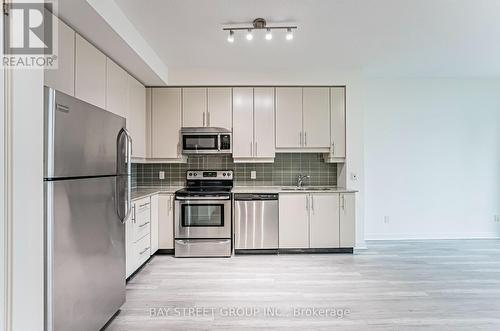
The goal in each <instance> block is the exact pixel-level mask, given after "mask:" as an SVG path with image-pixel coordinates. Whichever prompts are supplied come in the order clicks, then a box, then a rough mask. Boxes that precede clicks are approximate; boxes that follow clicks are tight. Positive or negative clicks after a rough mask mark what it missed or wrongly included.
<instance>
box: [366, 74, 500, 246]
mask: <svg viewBox="0 0 500 331" xmlns="http://www.w3.org/2000/svg"><path fill="white" fill-rule="evenodd" d="M364 104H365V175H366V182H365V188H366V195H365V196H366V201H365V215H366V216H365V228H366V239H401V238H483V237H486V238H492V237H499V236H500V223H495V222H494V215H495V214H500V80H490V79H483V80H481V79H394V80H389V79H378V80H376V79H373V80H368V81H367V82H366V84H365V96H364ZM384 216H388V217H389V220H388V223H385V222H384Z"/></svg>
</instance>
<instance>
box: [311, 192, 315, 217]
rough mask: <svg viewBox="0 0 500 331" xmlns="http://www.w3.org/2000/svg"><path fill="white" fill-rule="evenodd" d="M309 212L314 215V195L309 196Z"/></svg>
mask: <svg viewBox="0 0 500 331" xmlns="http://www.w3.org/2000/svg"><path fill="white" fill-rule="evenodd" d="M311 210H312V212H313V214H314V195H311Z"/></svg>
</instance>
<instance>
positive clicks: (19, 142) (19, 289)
mask: <svg viewBox="0 0 500 331" xmlns="http://www.w3.org/2000/svg"><path fill="white" fill-rule="evenodd" d="M12 107H13V119H12V133H13V136H12V149H13V151H14V152H13V159H12V172H13V174H12V185H13V189H12V192H10V194H12V201H13V203H12V215H13V219H12V225H13V228H12V260H13V268H12V295H13V301H12V328H13V330H32V331H36V330H43V321H44V311H43V298H44V297H43V295H44V276H43V275H44V274H43V270H44V264H43V256H44V252H43V246H44V245H43V139H42V137H43V70H37V69H35V70H33V69H32V70H14V71H13V73H12Z"/></svg>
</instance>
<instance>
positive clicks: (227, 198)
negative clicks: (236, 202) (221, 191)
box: [175, 196, 231, 201]
mask: <svg viewBox="0 0 500 331" xmlns="http://www.w3.org/2000/svg"><path fill="white" fill-rule="evenodd" d="M175 199H176V200H192V201H196V200H230V199H231V197H230V196H224V197H175Z"/></svg>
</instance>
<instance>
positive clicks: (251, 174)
mask: <svg viewBox="0 0 500 331" xmlns="http://www.w3.org/2000/svg"><path fill="white" fill-rule="evenodd" d="M250 179H257V171H255V170H252V171H250Z"/></svg>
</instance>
